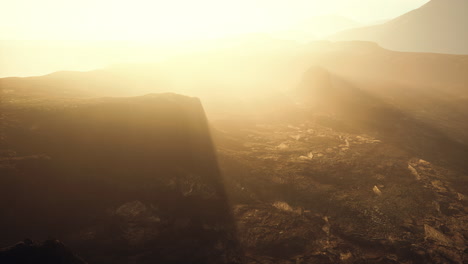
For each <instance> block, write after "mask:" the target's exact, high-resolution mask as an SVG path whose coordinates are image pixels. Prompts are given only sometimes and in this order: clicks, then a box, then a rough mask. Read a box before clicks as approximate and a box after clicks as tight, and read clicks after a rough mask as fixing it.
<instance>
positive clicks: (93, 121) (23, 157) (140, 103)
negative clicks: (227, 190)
mask: <svg viewBox="0 0 468 264" xmlns="http://www.w3.org/2000/svg"><path fill="white" fill-rule="evenodd" d="M38 101H39V102H37V103H36V104H33V105H31V104H24V103H10V104H3V105H2V111H3V113H6V114H7V116H8V117H7V118H6V120H4V122H3V125H4V126H3V127H2V131H3V132H4V140H3V141H2V142H1V143H2V148H1V149H2V158H1V161H2V163H1V164H2V166H1V169H2V174H1V175H2V176H1V178H0V179H1V184H0V186H1V187H0V188H1V192H2V194H3V197H4V198H3V199H2V201H1V203H2V204H1V208H2V209H1V215H2V219H1V220H0V222H1V223H0V226H1V233H2V238H1V240H0V243H1V244H5V245H8V244H11V243H13V242H14V241H15V240H16V239H18V237H31V238H33V239H40V238H43V237H49V236H52V237H58V238H60V239H61V240H62V241H64V242H65V243H66V244H67V245H70V247H71V248H73V249H74V250H76V251H77V252H79V254H80V255H81V256H83V258H84V259H86V260H87V261H89V262H93V263H94V262H95V263H129V262H132V261H134V262H137V263H158V262H161V263H198V262H199V263H225V262H230V263H231V262H233V261H235V251H236V239H235V230H234V227H233V222H232V217H231V214H230V210H229V203H228V201H227V198H226V196H225V194H224V185H223V180H222V178H221V175H220V173H219V168H218V164H217V160H216V154H215V153H214V149H213V145H212V143H211V137H210V133H209V130H208V125H207V121H206V117H205V114H204V110H203V107H202V105H201V103H200V101H199V100H198V99H196V98H191V97H185V96H180V95H176V94H150V95H146V96H140V97H133V98H103V99H102V98H101V99H94V100H84V99H82V100H78V99H76V100H75V101H73V102H70V101H61V100H59V99H55V100H54V101H42V102H41V100H40V99H38Z"/></svg>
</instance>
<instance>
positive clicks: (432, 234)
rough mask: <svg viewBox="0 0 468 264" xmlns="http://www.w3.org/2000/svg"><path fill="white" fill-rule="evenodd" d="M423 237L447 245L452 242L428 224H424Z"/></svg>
mask: <svg viewBox="0 0 468 264" xmlns="http://www.w3.org/2000/svg"><path fill="white" fill-rule="evenodd" d="M424 239H426V240H428V239H429V240H433V241H435V242H437V243H439V244H441V245H445V246H449V245H451V244H452V241H451V240H450V239H449V238H448V237H447V236H445V235H444V234H442V233H441V232H439V231H438V230H436V229H435V228H433V227H431V226H429V225H424Z"/></svg>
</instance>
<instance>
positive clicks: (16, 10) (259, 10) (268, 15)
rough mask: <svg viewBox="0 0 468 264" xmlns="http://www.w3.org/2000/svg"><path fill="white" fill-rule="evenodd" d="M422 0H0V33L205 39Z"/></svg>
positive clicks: (363, 14) (366, 14)
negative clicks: (0, 2)
mask: <svg viewBox="0 0 468 264" xmlns="http://www.w3.org/2000/svg"><path fill="white" fill-rule="evenodd" d="M376 2H378V8H377V6H376ZM382 2H384V3H382ZM425 2H427V0H412V1H408V0H392V1H388V0H387V1H375V0H365V1H362V0H361V1H358V0H330V1H315V0H289V1H280V0H275V1H267V0H238V1H228V0H199V1H194V0H170V1H167V0H166V1H162V0H132V1H130V0H79V1H78V0H44V1H36V0H15V1H3V2H2V4H1V6H0V39H36V40H37V39H42V40H58V39H60V40H187V39H206V38H216V37H224V36H227V35H235V34H242V33H249V32H270V31H274V30H287V29H289V28H290V27H291V26H293V25H295V24H297V23H299V22H301V21H304V20H307V19H309V18H311V17H313V16H321V15H329V14H335V15H340V16H346V17H348V18H351V19H353V20H357V21H359V22H363V21H364V22H371V21H376V20H380V19H385V18H391V17H392V16H395V15H397V14H401V13H403V12H404V11H407V10H410V9H413V8H416V7H418V6H420V5H422V4H424V3H425ZM383 6H385V7H383Z"/></svg>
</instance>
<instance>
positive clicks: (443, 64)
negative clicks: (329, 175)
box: [296, 42, 468, 165]
mask: <svg viewBox="0 0 468 264" xmlns="http://www.w3.org/2000/svg"><path fill="white" fill-rule="evenodd" d="M316 51H317V53H316V56H315V57H314V58H313V59H311V64H313V65H314V66H313V67H311V68H310V69H309V70H308V71H307V72H306V73H305V74H304V77H303V81H302V82H301V83H300V84H299V85H298V87H297V88H296V96H297V98H298V100H299V101H302V102H303V105H305V106H307V107H311V109H313V111H315V112H317V111H319V112H320V111H321V112H323V113H325V114H326V115H332V116H334V115H335V116H336V117H337V118H338V119H340V120H341V121H342V122H341V121H340V122H341V123H340V122H338V123H337V125H339V126H341V128H342V129H355V130H356V131H361V132H363V133H370V134H373V135H376V136H377V137H379V138H385V139H387V140H390V141H391V142H395V143H397V144H399V145H400V146H402V147H404V148H406V149H411V150H412V151H415V153H425V154H427V156H430V157H432V158H433V159H439V158H443V159H447V160H452V161H453V160H454V159H457V160H458V164H459V165H463V159H462V157H463V156H465V155H466V154H467V153H468V152H467V148H466V144H467V143H468V137H467V135H466V130H467V129H468V126H467V125H466V122H465V120H467V119H468V107H467V105H468V104H467V103H468V97H467V95H468V77H467V75H466V74H465V73H466V72H467V70H468V56H461V55H458V56H457V55H441V54H430V53H404V52H393V51H388V50H385V49H382V48H380V47H378V46H376V45H373V44H370V43H359V42H349V43H335V44H332V45H323V46H321V47H316Z"/></svg>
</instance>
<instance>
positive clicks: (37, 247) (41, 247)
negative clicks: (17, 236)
mask: <svg viewBox="0 0 468 264" xmlns="http://www.w3.org/2000/svg"><path fill="white" fill-rule="evenodd" d="M0 263H3V264H46V263H47V264H86V262H85V261H84V260H82V259H81V258H80V257H78V256H76V255H75V254H74V253H73V252H72V251H71V250H70V249H68V248H67V247H66V246H65V245H64V244H63V243H62V242H60V241H58V240H46V241H44V242H43V243H37V242H33V241H32V240H30V239H25V240H24V241H22V242H19V243H17V244H15V245H13V246H10V247H6V248H1V249H0Z"/></svg>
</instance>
